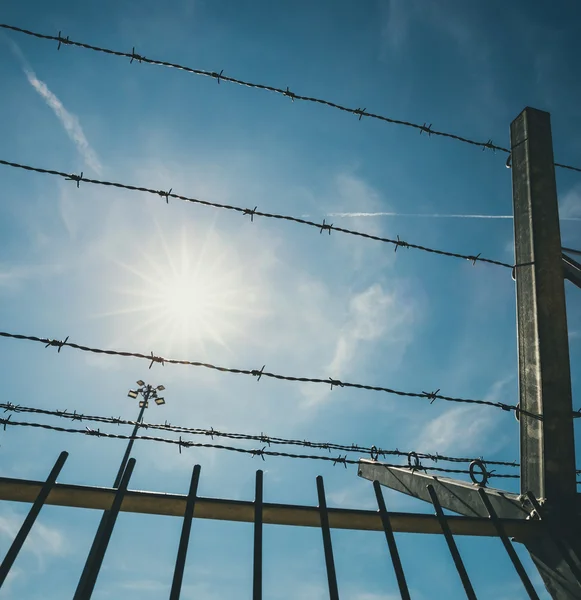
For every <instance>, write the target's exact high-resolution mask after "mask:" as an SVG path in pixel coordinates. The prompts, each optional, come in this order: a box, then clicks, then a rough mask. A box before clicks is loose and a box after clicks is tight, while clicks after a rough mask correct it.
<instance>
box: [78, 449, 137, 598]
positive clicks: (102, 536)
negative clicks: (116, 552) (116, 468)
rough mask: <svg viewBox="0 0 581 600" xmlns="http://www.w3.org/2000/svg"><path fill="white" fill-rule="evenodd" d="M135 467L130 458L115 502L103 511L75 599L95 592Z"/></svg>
mask: <svg viewBox="0 0 581 600" xmlns="http://www.w3.org/2000/svg"><path fill="white" fill-rule="evenodd" d="M133 467H135V459H134V458H130V459H129V461H128V462H127V468H126V469H125V473H123V477H122V478H121V482H120V483H119V487H118V488H117V493H116V494H115V498H113V504H112V505H111V508H110V509H109V510H107V511H105V512H104V513H103V517H102V519H101V523H102V524H103V527H102V528H101V526H99V529H98V530H97V534H96V535H95V539H94V540H93V545H92V547H91V550H90V551H89V556H88V558H87V562H86V563H85V568H84V569H83V573H82V574H81V578H80V579H79V585H78V586H77V590H76V591H75V595H74V596H73V600H89V598H90V597H91V595H92V593H93V589H94V588H95V583H96V582H97V577H98V576H99V571H100V570H101V565H102V564H103V558H104V557H105V552H106V551H107V546H108V545H109V540H110V539H111V534H112V533H113V527H114V526H115V522H116V521H117V515H118V514H119V510H120V509H121V503H122V502H123V497H124V496H125V492H126V491H127V485H128V483H129V479H130V478H131V474H132V473H133Z"/></svg>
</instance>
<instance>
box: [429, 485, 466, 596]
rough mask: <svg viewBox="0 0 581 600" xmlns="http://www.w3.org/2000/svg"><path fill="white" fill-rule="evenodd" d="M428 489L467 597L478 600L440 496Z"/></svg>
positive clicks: (430, 486)
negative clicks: (439, 498)
mask: <svg viewBox="0 0 581 600" xmlns="http://www.w3.org/2000/svg"><path fill="white" fill-rule="evenodd" d="M426 487H427V488H428V494H430V498H431V500H432V504H433V505H434V510H435V511H436V517H438V522H439V523H440V527H441V528H442V533H443V534H444V537H445V538H446V543H447V544H448V549H449V550H450V554H451V555H452V560H453V561H454V565H455V566H456V570H457V571H458V575H460V579H461V581H462V585H463V586H464V591H465V592H466V596H467V597H468V598H470V600H476V594H475V593H474V588H473V587H472V583H471V581H470V578H469V577H468V573H467V571H466V567H465V566H464V562H463V561H462V557H461V556H460V552H459V551H458V546H456V542H455V541H454V536H453V535H452V532H451V531H450V526H449V525H448V519H446V515H445V514H444V511H443V510H442V506H441V504H440V500H438V495H437V494H436V490H435V489H434V486H433V485H431V484H429V485H427V486H426Z"/></svg>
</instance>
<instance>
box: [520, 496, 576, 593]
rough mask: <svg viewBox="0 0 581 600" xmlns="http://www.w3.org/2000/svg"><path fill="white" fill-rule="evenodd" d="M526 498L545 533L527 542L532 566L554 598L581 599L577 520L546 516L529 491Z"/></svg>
mask: <svg viewBox="0 0 581 600" xmlns="http://www.w3.org/2000/svg"><path fill="white" fill-rule="evenodd" d="M527 498H528V500H529V502H530V505H531V507H532V509H533V511H534V512H533V513H532V514H533V516H534V517H535V518H539V519H541V521H542V523H543V524H544V525H545V532H544V533H545V535H544V536H543V537H541V538H538V539H537V540H530V541H529V542H527V543H526V546H527V550H528V551H529V552H530V554H531V556H532V559H533V562H534V563H535V566H536V567H537V569H538V570H539V572H540V574H541V577H542V578H543V580H544V582H545V586H546V587H547V590H548V591H549V592H550V594H551V596H552V597H553V598H558V599H563V600H565V599H567V600H569V599H571V598H577V599H579V598H581V560H580V557H581V546H580V543H579V540H580V539H581V535H580V532H579V519H578V518H573V519H571V518H568V517H569V515H567V514H564V515H562V514H560V513H559V512H557V514H552V515H548V514H547V511H546V510H544V507H541V506H540V505H539V502H538V501H537V499H536V498H535V497H534V495H533V494H532V493H530V492H529V493H527Z"/></svg>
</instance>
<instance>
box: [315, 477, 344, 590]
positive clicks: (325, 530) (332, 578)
mask: <svg viewBox="0 0 581 600" xmlns="http://www.w3.org/2000/svg"><path fill="white" fill-rule="evenodd" d="M317 496H318V498H319V515H320V519H321V533H322V535H323V550H324V552H325V566H326V567H327V583H328V585H329V598H330V600H339V589H338V587H337V573H336V572H335V560H334V558H333V545H332V543H331V530H330V527H329V513H328V510H327V500H326V498H325V485H324V483H323V478H322V477H321V476H320V475H319V476H318V477H317Z"/></svg>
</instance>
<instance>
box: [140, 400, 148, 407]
mask: <svg viewBox="0 0 581 600" xmlns="http://www.w3.org/2000/svg"><path fill="white" fill-rule="evenodd" d="M144 404H145V408H149V402H144V401H143V400H140V401H139V408H143V405H144Z"/></svg>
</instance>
